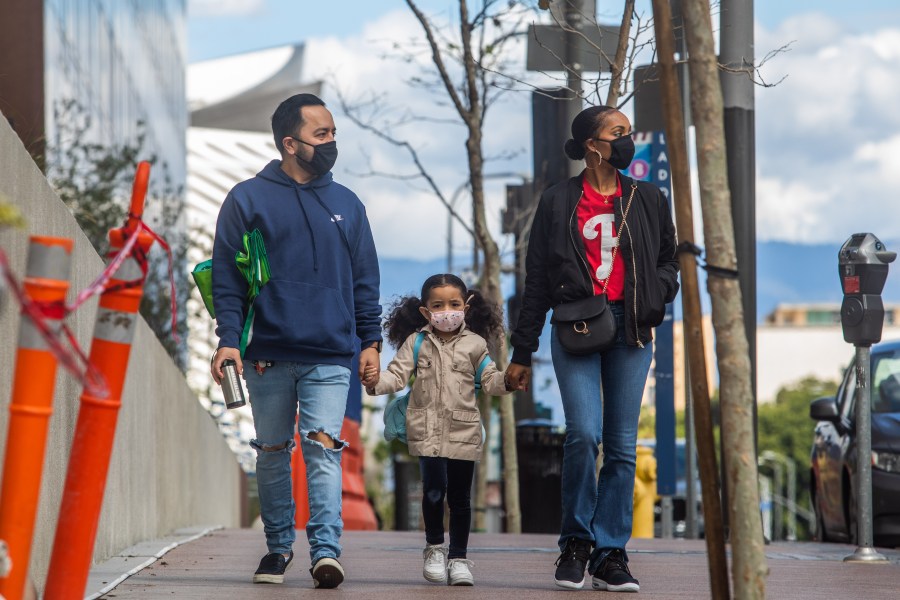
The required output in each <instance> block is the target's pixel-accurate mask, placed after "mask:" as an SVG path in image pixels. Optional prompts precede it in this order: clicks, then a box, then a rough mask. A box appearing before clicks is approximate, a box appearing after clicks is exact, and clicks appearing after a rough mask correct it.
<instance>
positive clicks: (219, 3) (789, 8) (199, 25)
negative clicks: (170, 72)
mask: <svg viewBox="0 0 900 600" xmlns="http://www.w3.org/2000/svg"><path fill="white" fill-rule="evenodd" d="M419 4H420V5H421V6H422V7H423V8H424V7H431V8H432V9H435V8H440V7H445V9H447V10H449V9H451V8H452V7H453V6H454V4H455V2H451V1H449V0H440V1H435V0H420V2H419ZM620 4H621V2H609V1H608V0H599V2H598V6H600V10H601V11H605V10H606V9H605V7H611V6H613V5H620ZM641 4H644V7H643V10H647V11H649V8H648V5H649V2H648V1H646V0H639V2H638V7H639V10H641V7H640V5H641ZM188 5H189V21H188V36H189V37H188V59H189V61H191V62H193V61H197V60H205V59H209V58H216V57H219V56H226V55H229V54H236V53H239V52H245V51H248V50H257V49H259V48H267V47H270V46H278V45H281V44H287V43H292V42H295V41H297V40H303V39H306V38H309V37H321V36H330V35H336V36H347V35H356V34H359V33H360V32H361V31H362V30H363V27H364V26H365V24H366V23H368V22H371V21H372V20H374V19H376V18H377V17H379V16H381V15H384V14H386V13H389V12H391V11H393V10H398V9H401V10H405V9H406V2H404V1H403V0H337V1H332V2H321V1H316V0H188ZM348 7H350V8H348ZM754 9H755V13H756V19H757V21H758V22H759V23H760V24H762V25H764V26H766V27H768V28H775V27H777V26H778V25H779V24H780V23H781V22H783V21H784V20H785V19H786V18H788V17H791V16H794V15H798V14H803V13H808V12H821V13H824V14H827V15H830V16H831V17H833V18H835V19H838V20H840V21H843V22H845V24H846V26H847V29H848V30H849V31H862V30H864V29H866V28H871V27H872V25H873V24H885V23H891V22H892V23H894V24H898V23H900V3H898V2H897V0H858V1H857V2H847V1H846V0H755V5H754Z"/></svg>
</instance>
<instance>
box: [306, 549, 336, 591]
mask: <svg viewBox="0 0 900 600" xmlns="http://www.w3.org/2000/svg"><path fill="white" fill-rule="evenodd" d="M309 572H310V573H311V574H312V578H313V583H314V584H315V586H316V587H317V588H320V589H323V590H330V589H331V588H336V587H337V586H339V585H341V583H342V582H343V581H344V568H343V567H342V566H341V563H339V562H338V561H337V559H336V558H332V557H328V556H326V557H325V558H320V559H319V560H317V561H316V564H314V565H313V568H312V569H310V570H309Z"/></svg>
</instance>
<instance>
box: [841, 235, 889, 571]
mask: <svg viewBox="0 0 900 600" xmlns="http://www.w3.org/2000/svg"><path fill="white" fill-rule="evenodd" d="M895 258H897V253H896V252H889V251H888V250H887V249H885V247H884V244H882V243H881V240H879V239H878V238H877V237H875V236H874V235H872V234H871V233H854V234H853V235H851V236H850V239H849V240H847V241H846V242H844V245H843V246H841V249H840V251H839V252H838V262H839V266H838V273H839V275H840V278H841V287H842V288H843V290H844V302H843V303H842V304H841V327H842V328H843V330H844V340H845V341H847V342H849V343H851V344H853V345H854V346H856V406H855V409H856V415H855V423H854V427H855V429H856V478H855V481H854V486H855V489H856V499H857V500H856V528H857V536H856V539H857V540H858V542H859V546H858V547H857V548H856V552H854V553H853V554H851V555H849V556H846V557H844V561H846V562H862V563H884V562H886V561H887V559H886V558H885V557H884V555H882V554H880V553H879V552H877V551H876V550H875V548H873V547H872V542H873V540H872V458H871V455H872V404H871V403H872V390H871V389H870V385H871V381H872V378H871V376H870V363H871V360H872V349H871V346H872V344H874V343H877V342H880V341H881V329H882V327H883V326H884V304H882V302H881V290H882V289H884V282H885V281H887V275H888V265H889V264H890V263H892V262H894V259H895Z"/></svg>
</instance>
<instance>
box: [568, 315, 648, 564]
mask: <svg viewBox="0 0 900 600" xmlns="http://www.w3.org/2000/svg"><path fill="white" fill-rule="evenodd" d="M611 309H612V311H613V316H615V318H616V324H617V326H618V335H617V338H616V343H615V345H614V346H613V347H612V348H610V349H609V350H606V351H604V352H601V353H596V354H590V355H585V356H578V355H575V354H569V353H568V352H566V351H565V350H564V349H563V347H562V345H561V344H560V343H559V339H558V338H557V333H556V326H554V327H553V330H552V332H551V342H550V349H551V355H552V357H553V368H554V370H555V371H556V379H557V381H558V382H559V391H560V394H561V396H562V404H563V410H564V411H565V416H566V442H565V446H564V447H563V450H564V451H563V471H562V526H561V532H560V536H559V547H560V550H562V549H563V548H564V547H565V544H566V540H568V539H569V538H573V537H574V538H578V539H582V540H587V541H589V542H591V543H592V544H593V545H594V547H595V548H596V550H595V551H594V553H593V555H592V556H591V565H590V567H589V570H590V572H593V570H594V569H595V568H596V566H597V564H599V562H600V560H601V559H602V558H603V557H604V556H605V555H606V554H607V553H608V552H609V550H611V549H613V548H621V549H622V550H624V549H625V544H626V543H627V542H628V540H629V539H630V538H631V519H632V508H633V505H632V503H633V495H634V469H635V446H636V444H637V430H638V418H639V417H640V412H641V398H642V396H643V392H644V385H645V384H646V382H647V372H648V371H649V369H650V360H651V359H652V357H653V350H652V344H647V345H646V346H645V347H644V348H640V347H636V346H627V345H626V344H625V335H624V321H625V319H624V313H623V307H622V306H621V305H620V304H614V305H611ZM601 389H602V393H601ZM601 443H602V444H603V465H602V467H601V469H600V476H599V478H597V477H596V475H595V474H596V466H595V465H596V463H597V455H598V446H599V445H600V444H601Z"/></svg>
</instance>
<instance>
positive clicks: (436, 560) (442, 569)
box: [422, 544, 447, 583]
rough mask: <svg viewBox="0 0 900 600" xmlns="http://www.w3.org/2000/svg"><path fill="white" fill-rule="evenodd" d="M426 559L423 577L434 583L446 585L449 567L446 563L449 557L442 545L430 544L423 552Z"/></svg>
mask: <svg viewBox="0 0 900 600" xmlns="http://www.w3.org/2000/svg"><path fill="white" fill-rule="evenodd" d="M422 556H423V557H424V558H425V567H424V568H423V569H422V575H423V576H424V577H425V579H427V580H428V581H430V582H432V583H444V582H445V581H447V566H446V564H445V562H444V560H445V558H446V556H447V550H445V549H444V546H443V545H441V544H434V545H432V544H429V545H428V546H425V550H423V551H422Z"/></svg>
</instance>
